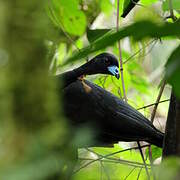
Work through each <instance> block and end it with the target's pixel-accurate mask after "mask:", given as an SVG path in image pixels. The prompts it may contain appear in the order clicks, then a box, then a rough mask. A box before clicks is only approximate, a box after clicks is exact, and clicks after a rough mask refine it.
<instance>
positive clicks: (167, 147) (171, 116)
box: [163, 91, 180, 158]
mask: <svg viewBox="0 0 180 180" xmlns="http://www.w3.org/2000/svg"><path fill="white" fill-rule="evenodd" d="M172 155H174V156H180V101H179V100H178V99H177V97H176V96H175V95H174V93H173V91H172V93H171V99H170V105H169V112H168V118H167V123H166V130H165V138H164V145H163V158H164V157H167V156H172Z"/></svg>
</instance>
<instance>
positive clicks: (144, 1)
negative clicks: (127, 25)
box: [140, 0, 158, 5]
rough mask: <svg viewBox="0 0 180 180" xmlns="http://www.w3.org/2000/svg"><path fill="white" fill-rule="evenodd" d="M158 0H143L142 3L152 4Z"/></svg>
mask: <svg viewBox="0 0 180 180" xmlns="http://www.w3.org/2000/svg"><path fill="white" fill-rule="evenodd" d="M157 1H158V0H141V1H140V2H141V4H143V5H152V4H153V3H155V2H157Z"/></svg>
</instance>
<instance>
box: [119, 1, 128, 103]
mask: <svg viewBox="0 0 180 180" xmlns="http://www.w3.org/2000/svg"><path fill="white" fill-rule="evenodd" d="M116 29H117V31H118V30H119V0H117V21H116ZM118 49H119V62H120V72H121V83H122V89H123V95H124V100H125V101H126V102H127V96H126V91H125V85H124V77H123V62H122V51H121V44H120V41H118Z"/></svg>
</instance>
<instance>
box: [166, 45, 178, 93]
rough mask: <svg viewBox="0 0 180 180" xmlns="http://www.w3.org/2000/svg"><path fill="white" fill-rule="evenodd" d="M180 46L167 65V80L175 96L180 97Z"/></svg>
mask: <svg viewBox="0 0 180 180" xmlns="http://www.w3.org/2000/svg"><path fill="white" fill-rule="evenodd" d="M179 58H180V45H179V46H178V47H177V48H176V49H175V50H174V51H173V52H172V54H171V55H170V57H169V59H168V61H167V63H166V78H167V81H168V83H170V84H171V85H172V86H173V88H174V92H175V94H176V95H177V96H178V97H180V83H179V77H180V59H179Z"/></svg>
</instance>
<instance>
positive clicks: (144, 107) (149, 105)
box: [136, 99, 170, 110]
mask: <svg viewBox="0 0 180 180" xmlns="http://www.w3.org/2000/svg"><path fill="white" fill-rule="evenodd" d="M167 101H170V99H165V100H162V101H159V102H155V103H152V104H148V105H146V106H143V107H140V108H138V109H136V110H141V109H146V108H148V107H151V106H154V105H157V104H160V103H163V102H167Z"/></svg>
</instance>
